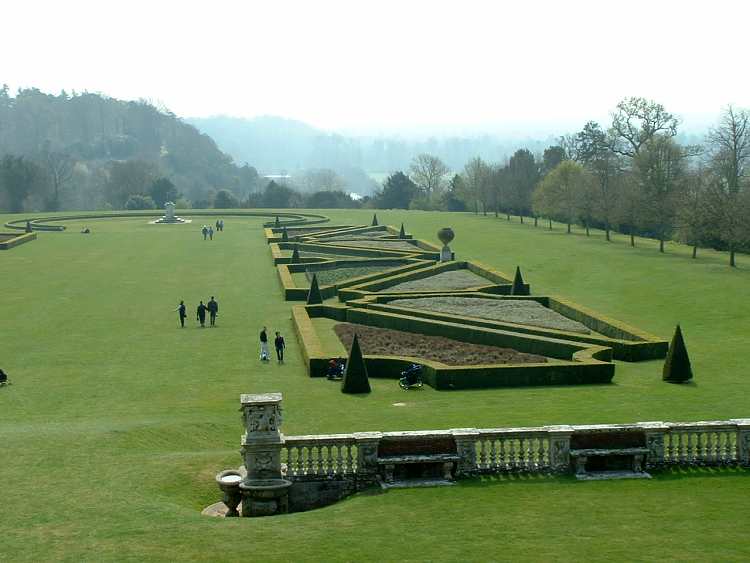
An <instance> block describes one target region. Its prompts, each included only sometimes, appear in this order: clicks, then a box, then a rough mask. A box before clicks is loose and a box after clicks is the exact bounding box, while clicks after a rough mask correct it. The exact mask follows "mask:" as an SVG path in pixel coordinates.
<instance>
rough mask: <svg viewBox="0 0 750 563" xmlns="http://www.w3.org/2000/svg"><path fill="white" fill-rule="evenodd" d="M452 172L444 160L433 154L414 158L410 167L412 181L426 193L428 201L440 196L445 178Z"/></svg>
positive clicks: (424, 154)
mask: <svg viewBox="0 0 750 563" xmlns="http://www.w3.org/2000/svg"><path fill="white" fill-rule="evenodd" d="M449 172H450V168H448V167H447V166H446V165H445V164H444V163H443V161H442V160H440V159H439V158H438V157H436V156H433V155H431V154H427V153H422V154H419V155H417V156H416V157H414V159H413V160H412V161H411V165H410V166H409V176H410V178H411V179H412V181H413V182H414V183H415V184H416V185H417V187H419V188H420V189H421V190H423V191H424V193H425V195H426V196H427V198H428V199H432V198H433V197H436V196H439V195H440V194H441V192H442V191H443V187H444V185H445V177H446V175H448V173H449Z"/></svg>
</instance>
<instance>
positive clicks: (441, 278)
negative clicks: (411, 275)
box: [382, 270, 492, 293]
mask: <svg viewBox="0 0 750 563" xmlns="http://www.w3.org/2000/svg"><path fill="white" fill-rule="evenodd" d="M491 284H492V282H491V281H490V280H488V279H486V278H483V277H482V276H478V275H477V274H475V273H474V272H470V271H469V270H452V271H450V272H441V273H439V274H435V275H434V276H430V277H428V278H423V279H420V280H413V281H408V282H404V283H400V284H398V285H394V286H391V287H387V288H385V289H383V290H382V291H387V292H389V293H390V292H393V291H451V290H454V289H468V288H470V287H480V286H483V285H491Z"/></svg>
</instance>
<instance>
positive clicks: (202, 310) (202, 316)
mask: <svg viewBox="0 0 750 563" xmlns="http://www.w3.org/2000/svg"><path fill="white" fill-rule="evenodd" d="M206 311H208V307H206V306H205V305H204V304H203V301H201V302H200V304H199V305H198V310H197V314H198V320H199V321H200V323H201V326H202V327H203V326H206Z"/></svg>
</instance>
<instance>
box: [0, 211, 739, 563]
mask: <svg viewBox="0 0 750 563" xmlns="http://www.w3.org/2000/svg"><path fill="white" fill-rule="evenodd" d="M327 213H328V214H329V215H330V216H331V217H332V218H334V220H335V221H337V222H349V221H357V222H364V223H369V220H370V218H371V212H367V211H331V212H327ZM378 218H379V220H380V222H381V223H391V224H394V225H400V223H401V221H404V222H405V223H406V227H407V230H409V231H410V232H412V233H413V234H414V235H415V236H418V237H420V238H426V239H428V240H434V239H435V235H434V233H435V232H436V231H437V229H438V228H439V227H442V226H445V225H446V224H450V226H452V227H453V228H454V230H455V231H456V237H457V238H456V241H455V242H454V244H453V247H454V250H455V251H456V253H457V255H458V257H459V258H474V259H478V260H480V261H482V262H485V263H487V264H489V265H491V266H493V267H495V268H497V269H499V270H501V271H506V272H511V273H512V270H513V268H514V266H515V265H516V264H519V265H521V267H522V270H523V272H524V275H525V276H526V278H527V281H529V282H530V283H532V287H533V289H534V291H535V292H537V293H539V292H551V293H559V294H561V295H563V296H566V297H569V298H571V299H573V300H575V301H579V302H581V303H582V304H585V305H587V306H589V307H591V308H594V309H598V310H600V311H601V312H603V313H605V314H608V315H611V316H613V317H615V318H618V319H621V320H624V321H626V322H630V323H632V324H634V325H636V326H638V327H641V328H643V329H646V330H649V331H651V332H654V333H656V334H660V335H663V336H669V335H670V334H671V331H672V329H673V327H674V323H675V322H677V321H680V322H681V323H682V324H683V329H684V332H685V337H686V341H687V345H688V350H689V352H690V353H691V356H692V360H693V363H694V371H695V373H696V374H697V376H696V384H694V385H689V386H672V385H667V384H663V383H661V382H660V368H661V364H660V363H659V362H650V363H644V364H633V365H627V364H618V367H617V374H616V377H615V384H613V385H609V386H592V387H571V388H545V389H509V390H493V391H466V392H451V393H447V392H444V393H438V392H435V391H432V390H429V389H425V390H423V391H422V392H420V393H414V394H409V395H405V394H404V393H403V392H401V391H400V390H398V389H397V388H396V386H395V384H394V383H393V382H392V381H377V380H376V381H373V387H374V392H373V394H372V395H371V396H369V397H366V398H362V397H352V396H344V395H342V394H341V393H339V392H338V391H337V389H336V387H335V386H334V385H332V384H330V383H328V382H325V381H322V380H309V379H307V378H305V377H304V371H303V367H302V365H301V362H300V358H299V355H298V354H297V353H296V350H295V348H296V342H295V339H294V336H293V333H292V331H291V323H290V321H289V307H290V304H288V303H285V302H283V301H282V300H281V290H280V287H279V284H278V280H277V276H276V274H275V272H274V271H273V267H272V264H271V259H270V252H269V251H268V249H267V245H266V244H265V241H264V240H263V237H262V234H261V231H260V223H261V220H259V219H247V220H238V219H228V220H227V230H226V232H224V233H220V234H219V235H217V238H216V240H215V241H214V242H212V243H209V242H205V243H204V242H203V241H202V240H200V236H199V234H198V233H197V229H196V226H195V225H182V226H150V225H147V224H145V222H144V221H143V220H110V221H87V224H88V225H89V226H91V227H92V228H93V230H94V234H92V235H91V236H89V237H84V236H82V235H80V234H78V233H77V231H78V229H79V228H80V225H76V224H74V223H71V224H69V230H68V232H65V233H41V234H40V237H39V240H37V241H35V242H31V243H29V244H27V245H23V246H21V247H18V248H16V249H13V250H11V251H7V252H5V251H3V252H1V253H0V274H1V275H0V291H1V292H0V295H2V297H1V298H0V305H2V309H3V324H2V325H1V326H2V328H1V329H0V330H1V331H2V333H0V361H1V362H2V367H3V368H4V369H6V371H8V372H9V373H10V374H11V376H12V378H13V379H14V385H12V386H11V387H6V388H3V389H0V413H2V418H1V419H0V444H2V452H3V455H2V459H3V461H2V474H1V476H0V499H2V501H3V502H2V506H3V512H2V515H0V527H1V528H2V530H3V532H2V542H0V560H9V561H18V560H24V559H26V560H39V559H47V560H48V559H68V560H71V561H74V560H75V561H78V560H81V559H89V560H104V559H115V560H129V559H130V560H142V559H144V558H148V559H157V560H174V559H176V558H192V559H211V560H221V559H227V560H239V559H247V557H248V556H250V557H252V558H255V559H264V560H273V559H278V560H300V559H320V560H327V561H330V560H359V559H380V560H395V559H404V558H407V559H409V558H410V559H414V560H423V559H431V560H441V559H442V560H486V559H514V560H542V559H551V558H555V559H568V560H580V559H582V558H588V559H628V560H654V559H657V558H659V559H666V560H669V559H699V558H700V559H715V560H724V561H726V560H732V559H736V560H743V559H744V560H746V559H747V558H748V556H750V545H749V542H748V540H747V539H746V537H745V534H744V533H743V532H742V530H743V528H744V526H746V525H747V524H748V517H747V511H746V510H745V504H746V503H745V501H744V499H745V498H747V495H748V493H750V480H749V479H748V473H747V472H746V471H733V470H727V471H724V472H718V473H724V475H721V476H720V477H717V476H716V473H717V472H713V471H705V472H703V471H699V472H694V473H692V474H691V475H690V476H682V477H679V476H678V475H673V474H670V475H662V476H660V477H659V478H658V479H656V480H652V481H650V482H610V483H588V484H578V483H574V482H572V481H571V480H569V479H520V480H519V482H515V483H510V482H508V481H504V480H497V481H493V480H488V481H485V482H481V483H480V482H465V483H462V484H461V485H459V486H457V487H452V488H448V489H423V490H410V491H397V492H396V491H392V492H389V493H388V494H385V495H376V496H370V495H361V496H358V497H355V498H353V499H350V500H348V501H346V502H343V503H340V504H338V505H335V506H332V507H329V508H326V509H323V510H319V511H314V512H310V513H305V514H295V515H290V516H285V517H280V518H273V519H259V520H252V521H246V520H243V521H235V522H224V521H219V520H213V519H208V518H204V517H201V516H200V515H199V514H198V511H199V510H200V508H202V507H203V506H205V505H206V504H209V503H210V502H213V501H214V500H216V499H217V498H218V491H217V490H216V489H215V485H214V484H213V482H212V480H213V475H214V474H215V473H216V472H217V471H218V470H220V469H223V468H226V467H233V466H236V465H237V464H238V463H239V461H240V458H239V455H238V454H237V449H238V445H239V435H240V432H241V427H240V420H239V414H238V413H237V412H236V411H237V406H238V405H237V402H238V395H239V393H241V392H255V391H271V390H280V391H283V393H284V397H285V400H284V403H285V421H284V429H285V431H286V432H287V433H289V434H295V433H312V432H334V431H335V432H343V431H353V430H372V429H381V430H391V429H407V428H449V427H463V426H502V425H509V424H515V425H521V424H543V423H557V422H567V423H581V422H608V421H618V422H628V421H636V420H658V419H664V420H697V419H707V418H709V419H710V418H728V417H737V416H748V415H750V404H748V400H747V397H748V391H750V383H748V381H747V377H746V373H745V370H744V369H743V368H744V366H745V364H746V361H747V359H748V351H747V349H746V342H747V337H748V334H749V333H750V329H749V328H748V323H747V319H748V318H750V317H749V313H750V304H748V302H747V300H746V294H747V288H748V287H749V285H748V284H749V282H750V270H749V269H748V268H747V266H744V267H740V268H738V269H736V270H730V269H729V268H728V267H726V266H725V261H726V258H725V256H723V255H717V254H713V253H704V256H703V257H701V258H699V260H698V261H697V262H696V261H691V260H690V259H689V258H688V251H687V249H684V248H682V247H669V248H668V254H667V255H666V256H661V255H659V254H658V253H657V252H656V251H655V248H654V245H653V244H651V243H650V242H643V241H639V244H641V245H642V247H639V248H637V249H635V250H633V249H631V248H629V247H628V246H627V245H626V242H625V241H624V239H623V240H620V241H618V242H616V243H614V244H611V245H607V244H605V243H604V242H603V241H602V240H601V237H600V236H599V235H598V234H597V236H596V237H592V239H585V238H584V237H582V236H579V235H573V236H566V235H564V234H563V232H562V230H561V229H558V230H557V231H553V232H551V233H549V232H546V231H544V230H542V229H541V228H540V229H536V230H535V229H533V227H531V226H529V225H518V224H515V223H512V224H507V223H505V222H504V221H503V220H496V219H494V218H491V217H487V218H483V217H474V216H471V215H448V214H430V213H420V212H408V213H407V212H387V211H379V212H378ZM0 219H2V218H0ZM2 220H3V221H4V219H2ZM199 223H200V221H199ZM741 260H742V258H741ZM212 293H213V294H215V295H216V296H217V299H218V301H219V303H220V307H221V310H220V317H219V327H218V328H216V329H204V330H201V329H198V328H195V322H194V320H193V319H194V305H195V304H196V303H197V300H198V299H200V298H203V299H204V300H205V299H207V298H208V297H209V296H210V294H212ZM180 298H184V299H185V300H186V301H187V303H188V304H189V318H188V320H189V324H190V328H186V329H185V330H179V329H178V328H176V326H177V318H176V313H174V312H173V311H172V309H174V308H175V307H176V305H177V301H178V300H179V299H180ZM263 323H267V324H268V326H269V328H270V329H272V330H278V329H280V330H281V331H282V333H284V334H285V335H286V336H287V342H288V343H289V345H290V353H289V358H288V363H287V364H286V365H285V366H282V367H280V366H277V365H276V364H274V363H272V364H271V365H268V366H261V365H260V364H259V363H258V362H257V361H256V357H257V346H256V339H257V331H258V330H259V328H260V325H261V324H263ZM401 401H406V402H407V406H406V407H393V406H392V403H394V402H401ZM407 521H408V522H415V523H416V530H415V531H414V532H412V533H408V534H405V533H404V524H403V523H404V522H407ZM706 522H710V526H708V527H707V526H706V525H705V524H706ZM292 538H293V539H294V541H290V539H292ZM243 542H244V543H243Z"/></svg>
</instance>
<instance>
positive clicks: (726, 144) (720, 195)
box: [707, 106, 750, 266]
mask: <svg viewBox="0 0 750 563" xmlns="http://www.w3.org/2000/svg"><path fill="white" fill-rule="evenodd" d="M749 125H750V114H749V113H748V112H747V111H746V110H737V109H735V108H733V107H732V106H729V107H728V108H727V109H725V110H724V112H723V113H722V115H721V118H720V120H719V124H718V126H717V127H716V128H714V129H712V130H711V131H710V133H709V135H708V139H707V141H708V144H709V147H710V151H711V168H712V170H713V172H714V174H715V181H714V182H712V183H711V185H710V188H709V190H708V199H707V210H708V212H709V214H710V215H711V217H712V220H713V222H714V225H715V226H716V234H717V236H718V238H719V239H720V240H722V241H723V242H724V243H725V244H726V245H727V246H728V248H729V265H730V266H735V265H736V261H735V254H736V251H737V247H738V246H740V245H741V244H742V243H744V242H745V241H747V240H748V239H750V233H748V231H750V225H748V215H747V207H746V203H747V199H748V195H747V193H746V192H747V191H748V188H747V175H748V172H747V169H748V164H749V163H750V127H749Z"/></svg>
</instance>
